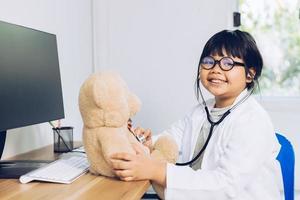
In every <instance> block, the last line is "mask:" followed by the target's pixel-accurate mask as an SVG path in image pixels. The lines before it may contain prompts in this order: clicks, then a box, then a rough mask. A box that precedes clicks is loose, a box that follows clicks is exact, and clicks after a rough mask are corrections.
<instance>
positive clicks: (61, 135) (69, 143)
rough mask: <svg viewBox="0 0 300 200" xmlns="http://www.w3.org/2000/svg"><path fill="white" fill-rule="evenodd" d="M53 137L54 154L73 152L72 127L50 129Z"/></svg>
mask: <svg viewBox="0 0 300 200" xmlns="http://www.w3.org/2000/svg"><path fill="white" fill-rule="evenodd" d="M52 130H53V135H54V152H57V153H62V152H68V151H72V150H73V127H71V126H64V127H59V128H52Z"/></svg>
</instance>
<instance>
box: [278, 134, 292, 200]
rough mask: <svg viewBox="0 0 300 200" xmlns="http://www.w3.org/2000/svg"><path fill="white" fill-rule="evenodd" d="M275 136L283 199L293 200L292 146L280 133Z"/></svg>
mask: <svg viewBox="0 0 300 200" xmlns="http://www.w3.org/2000/svg"><path fill="white" fill-rule="evenodd" d="M276 136H277V139H278V141H279V143H280V144H281V149H280V152H279V154H278V156H277V160H278V161H279V162H280V167H281V172H282V178H283V189H284V199H285V200H294V173H295V172H294V170H295V154H294V150H293V146H292V144H291V143H290V141H289V140H288V139H287V138H286V137H284V136H283V135H281V134H280V133H276Z"/></svg>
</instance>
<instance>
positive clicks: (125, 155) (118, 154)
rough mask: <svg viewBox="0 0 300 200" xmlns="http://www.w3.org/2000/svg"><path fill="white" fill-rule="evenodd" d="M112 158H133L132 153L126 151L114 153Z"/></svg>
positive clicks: (128, 159)
mask: <svg viewBox="0 0 300 200" xmlns="http://www.w3.org/2000/svg"><path fill="white" fill-rule="evenodd" d="M110 159H116V160H127V161H130V160H132V154H129V153H124V152H121V153H114V154H112V155H111V156H110Z"/></svg>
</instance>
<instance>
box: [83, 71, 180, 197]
mask: <svg viewBox="0 0 300 200" xmlns="http://www.w3.org/2000/svg"><path fill="white" fill-rule="evenodd" d="M140 106H141V102H140V100H139V99H138V97H137V96H135V95H134V94H133V93H131V92H130V91H129V89H128V87H127V85H126V83H125V82H124V81H123V80H122V79H121V77H120V76H119V75H118V74H117V73H114V72H101V73H96V74H93V75H91V76H90V77H89V78H88V79H87V80H86V81H85V82H84V84H83V85H82V87H81V89H80V94H79V108H80V112H81V116H82V119H83V123H84V127H83V144H84V148H85V151H86V154H87V157H88V160H89V162H90V172H91V173H93V174H96V175H99V174H100V175H103V176H108V177H115V174H114V173H113V171H112V168H111V166H110V162H109V157H110V155H112V154H113V153H117V152H127V153H132V154H135V151H134V149H133V147H132V143H136V144H138V145H140V146H141V147H142V148H143V149H145V154H147V153H149V151H147V150H148V149H147V148H146V147H145V146H143V145H142V144H141V143H139V142H138V141H137V140H136V139H135V137H134V136H133V134H132V133H131V132H130V131H129V130H128V128H127V121H128V119H129V118H131V117H133V116H134V115H135V114H136V113H137V112H138V111H139V109H140ZM177 154H178V149H177V146H176V144H175V142H174V141H173V140H172V138H170V137H161V138H159V139H158V140H157V142H156V143H155V145H154V150H153V152H152V154H151V155H152V156H154V157H155V158H157V159H162V160H167V161H168V162H172V163H175V162H176V159H177ZM153 186H154V189H156V190H157V192H158V194H159V195H160V196H161V197H163V188H162V187H159V186H157V185H155V184H153Z"/></svg>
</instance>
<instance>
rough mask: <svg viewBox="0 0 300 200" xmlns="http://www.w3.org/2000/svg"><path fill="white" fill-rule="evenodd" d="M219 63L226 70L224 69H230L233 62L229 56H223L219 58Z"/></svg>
mask: <svg viewBox="0 0 300 200" xmlns="http://www.w3.org/2000/svg"><path fill="white" fill-rule="evenodd" d="M220 64H221V67H222V69H223V70H225V71H226V70H231V69H232V67H233V65H234V62H233V60H232V59H231V58H227V57H225V58H222V59H221V60H220Z"/></svg>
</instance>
